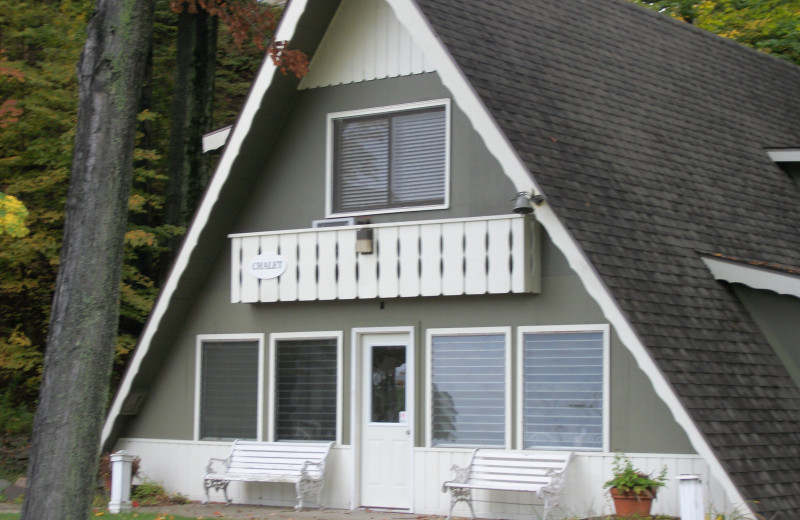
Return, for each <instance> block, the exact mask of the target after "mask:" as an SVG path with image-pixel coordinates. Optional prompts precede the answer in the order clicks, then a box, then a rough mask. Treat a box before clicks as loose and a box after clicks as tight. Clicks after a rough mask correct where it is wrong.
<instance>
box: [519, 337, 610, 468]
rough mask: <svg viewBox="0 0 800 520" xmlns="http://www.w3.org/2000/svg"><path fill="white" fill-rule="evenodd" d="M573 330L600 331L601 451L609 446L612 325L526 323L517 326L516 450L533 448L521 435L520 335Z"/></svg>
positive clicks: (522, 400) (588, 451)
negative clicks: (601, 381) (601, 342)
mask: <svg viewBox="0 0 800 520" xmlns="http://www.w3.org/2000/svg"><path fill="white" fill-rule="evenodd" d="M560 332H563V333H574V332H587V333H592V332H600V333H602V335H603V417H602V428H603V447H602V452H605V453H607V452H608V451H609V450H610V448H609V446H610V444H609V442H610V439H609V430H610V427H609V425H610V414H609V409H610V403H609V398H610V396H611V392H610V385H611V382H610V379H611V378H610V374H611V367H610V361H611V355H610V351H611V338H610V336H611V334H610V332H611V327H610V326H609V325H608V324H595V325H547V326H525V327H518V328H517V360H516V365H517V367H519V368H518V370H517V374H516V380H517V381H516V383H517V389H516V397H517V402H516V405H517V406H516V408H517V410H516V411H517V413H516V417H517V425H516V426H517V431H516V449H518V450H522V449H529V450H535V449H536V448H524V447H523V438H522V437H523V434H524V422H525V417H524V413H525V408H524V407H525V402H524V401H525V388H524V385H525V381H524V376H525V374H523V368H524V359H525V353H524V341H523V338H524V336H525V334H553V333H556V334H557V333H560ZM572 451H580V450H577V449H573V450H572ZM586 451H587V453H598V451H601V450H586Z"/></svg>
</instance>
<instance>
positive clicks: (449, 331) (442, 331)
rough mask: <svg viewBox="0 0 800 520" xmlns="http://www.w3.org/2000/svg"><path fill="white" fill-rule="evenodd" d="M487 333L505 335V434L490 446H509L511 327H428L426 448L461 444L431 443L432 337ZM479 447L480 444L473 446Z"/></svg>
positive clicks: (426, 349) (442, 447) (510, 425)
mask: <svg viewBox="0 0 800 520" xmlns="http://www.w3.org/2000/svg"><path fill="white" fill-rule="evenodd" d="M488 334H502V335H503V336H504V337H505V344H506V347H505V360H506V363H505V371H504V377H505V385H504V387H505V394H506V395H505V409H504V412H505V425H504V428H505V435H504V444H503V446H490V447H492V448H505V449H508V448H510V447H511V434H512V420H513V417H512V411H513V408H512V406H511V403H512V390H513V387H514V382H513V380H512V372H511V363H512V354H513V352H512V348H511V327H470V328H438V329H428V330H427V331H426V340H425V365H426V366H425V418H426V421H425V422H426V425H425V446H426V447H427V448H436V449H450V448H456V447H458V448H461V447H462V446H460V445H459V446H434V445H433V337H434V336H483V335H488ZM475 447H476V448H477V447H481V446H475Z"/></svg>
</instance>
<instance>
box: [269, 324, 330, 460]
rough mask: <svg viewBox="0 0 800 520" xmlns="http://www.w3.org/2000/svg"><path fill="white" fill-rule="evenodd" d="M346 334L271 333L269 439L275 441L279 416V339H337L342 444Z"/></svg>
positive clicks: (320, 332)
mask: <svg viewBox="0 0 800 520" xmlns="http://www.w3.org/2000/svg"><path fill="white" fill-rule="evenodd" d="M343 337H344V334H343V332H342V331H341V330H333V331H314V332H274V333H271V334H270V335H269V382H270V383H269V389H270V392H269V400H268V404H267V440H268V441H269V442H275V425H276V423H277V417H276V416H275V413H276V411H277V404H276V402H275V397H276V394H277V384H278V377H277V373H276V369H277V367H276V360H277V355H278V341H281V340H299V341H302V340H307V339H321V338H324V339H335V340H336V444H337V445H339V446H341V444H342V424H343V422H342V421H343V419H342V412H343V410H344V404H343V402H342V396H343V391H342V389H343V388H344V371H343V368H344V356H343V348H344V347H343V341H342V338H343Z"/></svg>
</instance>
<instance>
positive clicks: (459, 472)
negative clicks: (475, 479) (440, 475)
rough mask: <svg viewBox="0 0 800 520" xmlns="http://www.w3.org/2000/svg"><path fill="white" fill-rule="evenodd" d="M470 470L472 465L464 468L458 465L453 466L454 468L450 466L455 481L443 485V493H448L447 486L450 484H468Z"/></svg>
mask: <svg viewBox="0 0 800 520" xmlns="http://www.w3.org/2000/svg"><path fill="white" fill-rule="evenodd" d="M470 469H471V465H470V466H463V467H462V466H459V465H457V464H453V465H452V466H450V471H452V472H453V479H452V480H448V481H447V482H445V483H444V484H442V493H446V492H447V486H446V484H450V483H453V484H464V483H466V482H467V480H469V472H470Z"/></svg>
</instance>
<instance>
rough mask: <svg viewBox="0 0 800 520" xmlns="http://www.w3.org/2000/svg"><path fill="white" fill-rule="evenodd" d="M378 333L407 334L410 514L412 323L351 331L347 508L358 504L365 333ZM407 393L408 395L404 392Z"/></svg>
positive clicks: (411, 489)
mask: <svg viewBox="0 0 800 520" xmlns="http://www.w3.org/2000/svg"><path fill="white" fill-rule="evenodd" d="M380 334H404V335H406V336H407V345H408V347H407V351H406V352H407V354H406V356H407V359H406V363H407V365H408V372H407V377H406V385H407V386H408V388H410V389H411V396H409V397H408V398H407V402H406V418H407V421H408V429H409V431H410V437H411V439H410V440H411V442H410V453H409V458H410V460H411V467H410V470H409V473H410V474H409V483H408V491H409V495H410V496H409V504H410V506H409V509H408V512H409V513H413V512H414V447H415V444H416V443H415V439H416V435H415V432H416V430H415V427H416V424H415V423H416V420H415V419H416V400H417V393H418V392H417V387H416V355H415V354H416V350H417V347H416V334H415V328H414V327H413V326H408V327H365V328H354V329H353V330H352V339H351V341H350V360H351V364H350V374H351V377H350V433H351V435H350V437H351V442H352V448H353V449H352V453H353V458H352V468H353V477H352V478H353V482H352V487H351V489H352V496H351V499H350V504H351V506H350V508H351V509H357V508H358V507H360V505H361V440H362V435H361V425H362V422H361V419H362V415H361V414H362V411H363V410H362V408H363V406H362V401H363V399H362V395H363V394H362V391H363V389H362V377H361V374H362V363H363V352H364V348H363V340H364V336H370V335H380ZM407 395H408V394H407Z"/></svg>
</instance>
